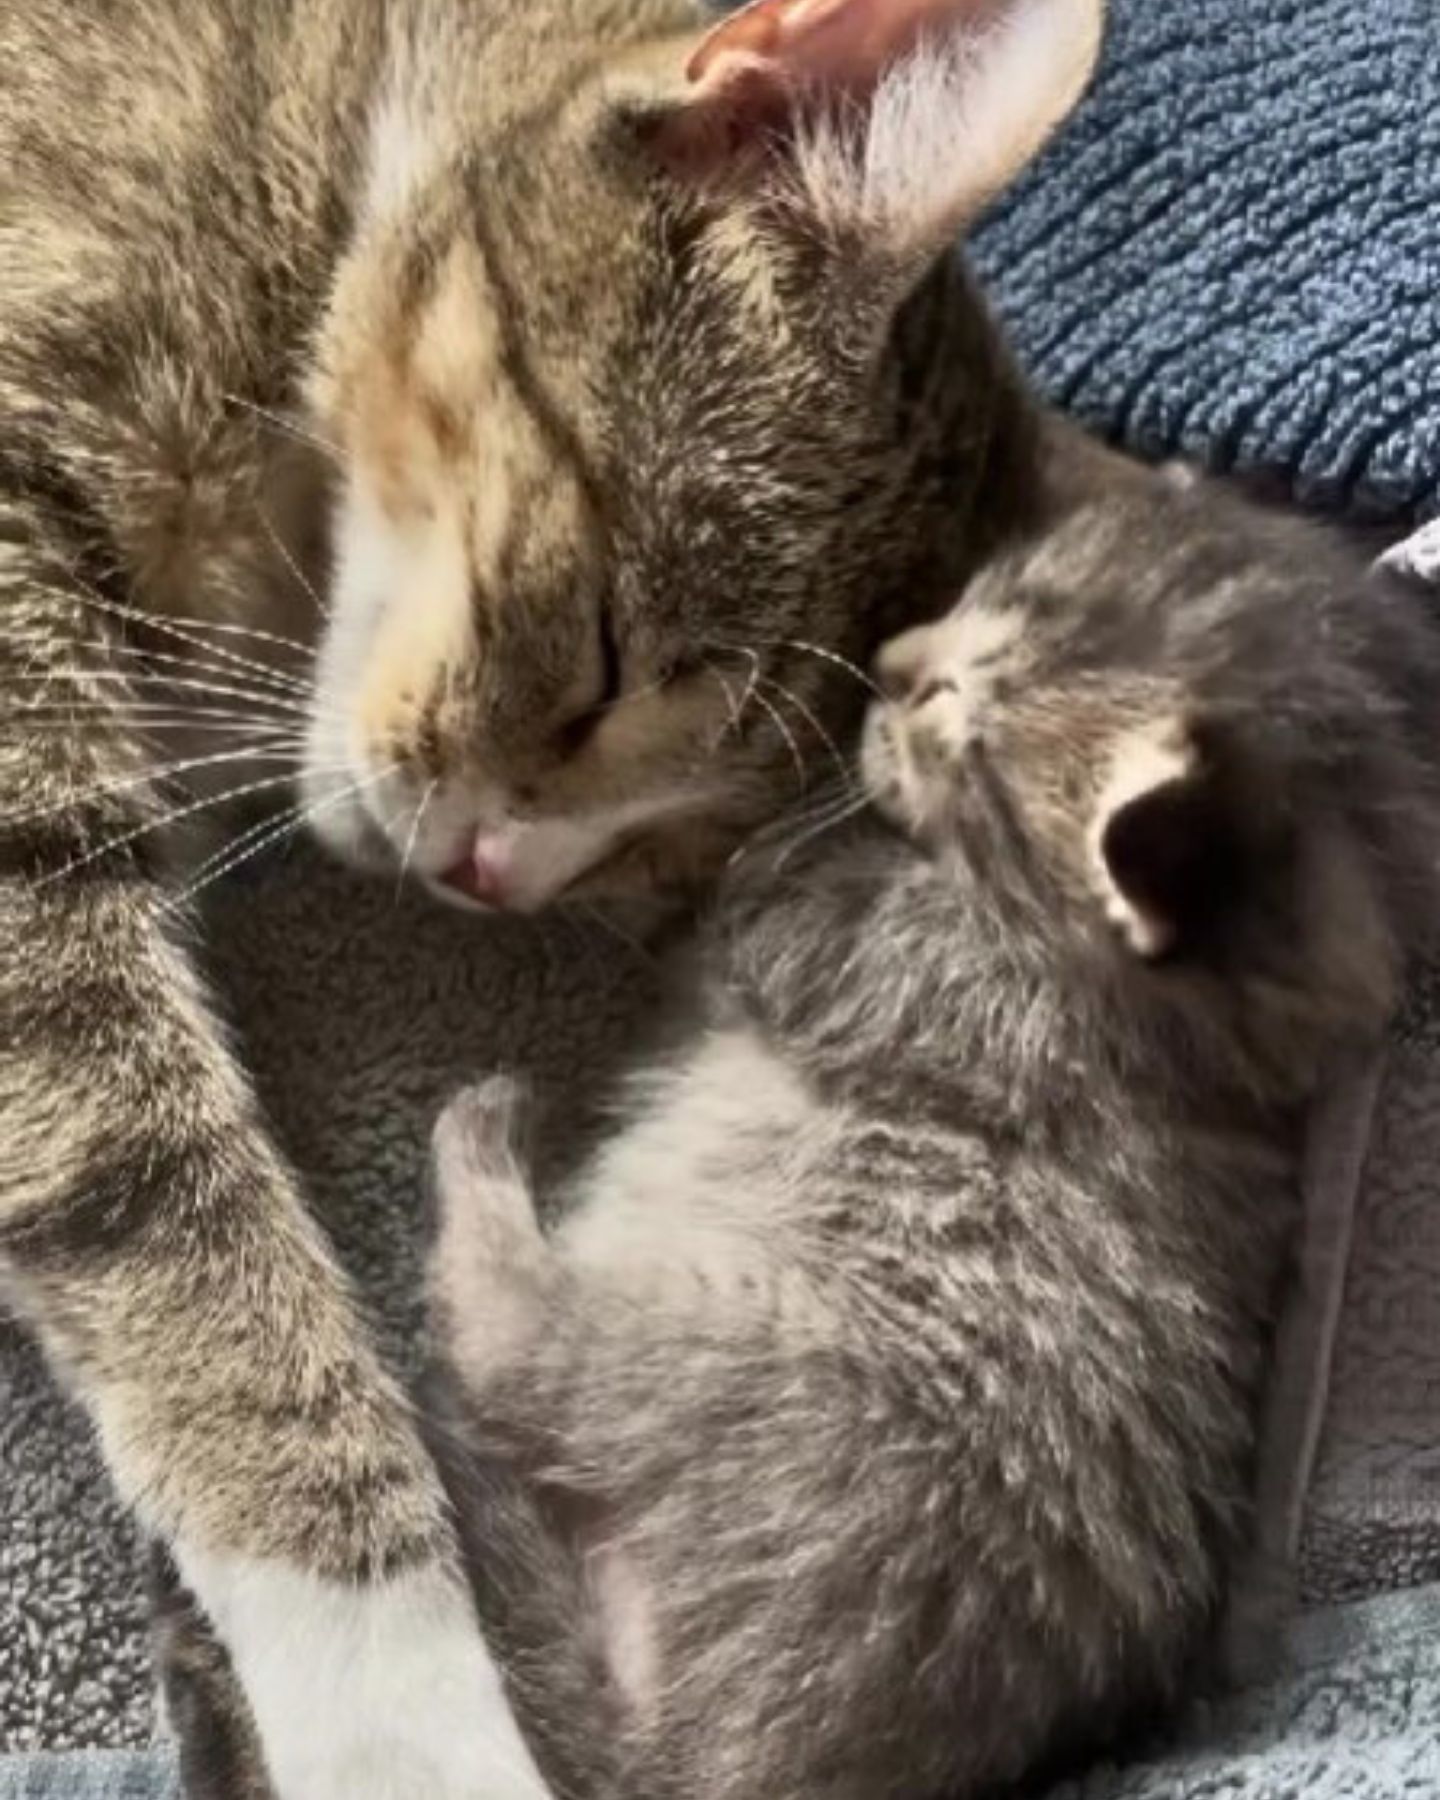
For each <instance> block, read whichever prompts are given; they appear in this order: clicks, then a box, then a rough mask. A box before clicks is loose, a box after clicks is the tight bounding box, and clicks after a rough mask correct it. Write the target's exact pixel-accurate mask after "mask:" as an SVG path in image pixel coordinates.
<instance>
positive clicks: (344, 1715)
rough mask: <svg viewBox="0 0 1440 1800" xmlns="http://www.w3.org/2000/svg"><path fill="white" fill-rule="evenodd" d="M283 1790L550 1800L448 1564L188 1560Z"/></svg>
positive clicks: (318, 1796)
mask: <svg viewBox="0 0 1440 1800" xmlns="http://www.w3.org/2000/svg"><path fill="white" fill-rule="evenodd" d="M186 1565H187V1566H186V1573H187V1577H188V1579H189V1580H190V1581H191V1583H192V1585H194V1586H195V1587H196V1589H197V1591H199V1592H200V1593H202V1594H203V1595H204V1596H205V1601H206V1605H207V1608H208V1609H209V1610H210V1612H211V1614H212V1616H213V1617H214V1618H215V1620H216V1622H217V1624H218V1626H219V1629H220V1631H221V1633H222V1635H223V1636H224V1638H225V1640H226V1642H227V1644H228V1645H229V1648H230V1653H231V1655H232V1657H233V1658H234V1662H235V1666H236V1672H237V1674H238V1675H239V1678H240V1681H241V1684H242V1686H243V1687H244V1689H245V1692H246V1695H247V1697H248V1699H249V1702H250V1706H251V1708H252V1710H253V1712H254V1715H255V1720H256V1724H257V1726H258V1730H259V1735H260V1739H261V1742H262V1744H263V1746H264V1752H265V1760H266V1764H267V1766H268V1769H269V1773H270V1779H271V1781H272V1783H273V1785H274V1788H275V1793H276V1796H277V1800H548V1796H549V1793H550V1790H549V1789H548V1788H547V1787H546V1785H545V1783H544V1781H543V1780H542V1779H541V1777H540V1774H539V1771H538V1770H537V1768H536V1766H535V1763H534V1761H533V1760H532V1758H531V1756H530V1752H529V1750H528V1749H527V1747H526V1744H525V1741H524V1739H523V1738H522V1736H521V1735H520V1730H519V1727H518V1726H517V1725H516V1723H515V1720H514V1716H513V1714H512V1712H511V1709H510V1704H509V1701H508V1700H507V1698H506V1695H505V1690H504V1686H503V1683H502V1681H501V1678H500V1673H499V1670H498V1669H497V1668H496V1666H495V1663H494V1661H493V1659H492V1658H491V1656H490V1653H489V1651H488V1650H487V1649H486V1646H485V1643H484V1640H483V1639H482V1637H481V1635H480V1631H479V1627H478V1625H477V1623H476V1620H475V1616H474V1612H473V1609H472V1607H471V1605H470V1601H469V1597H468V1595H467V1594H466V1593H465V1592H464V1591H463V1589H462V1588H461V1587H460V1586H459V1585H458V1583H457V1582H456V1581H455V1580H454V1579H453V1578H452V1577H451V1576H450V1575H449V1574H448V1573H446V1572H444V1571H442V1570H441V1569H439V1568H432V1569H427V1570H423V1571H420V1572H418V1573H415V1574H410V1575H406V1576H402V1577H399V1578H397V1579H395V1580H393V1581H390V1582H386V1583H382V1584H375V1585H371V1586H354V1587H346V1586H342V1585H339V1584H336V1583H333V1582H327V1581H322V1580H320V1579H318V1578H317V1577H315V1576H313V1575H309V1574H306V1573H304V1572H303V1571H300V1570H297V1569H294V1568H289V1567H285V1566H283V1565H279V1564H275V1563H266V1562H253V1561H246V1560H244V1559H238V1558H226V1559H224V1562H223V1564H221V1563H220V1561H219V1559H210V1558H204V1557H200V1558H187V1559H186Z"/></svg>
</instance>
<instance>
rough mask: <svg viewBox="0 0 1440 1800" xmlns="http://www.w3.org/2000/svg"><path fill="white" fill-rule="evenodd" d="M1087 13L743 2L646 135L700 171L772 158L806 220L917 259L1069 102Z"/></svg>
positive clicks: (737, 170)
mask: <svg viewBox="0 0 1440 1800" xmlns="http://www.w3.org/2000/svg"><path fill="white" fill-rule="evenodd" d="M1103 14H1104V0H752V4H751V5H749V6H747V7H745V8H743V9H742V10H741V11H740V12H738V13H735V14H733V15H732V16H731V17H729V18H726V19H724V20H722V21H721V22H720V24H718V25H717V26H716V27H715V28H714V30H713V31H711V33H710V34H709V36H708V37H706V38H705V40H704V41H703V42H702V43H701V45H700V47H699V48H698V50H696V51H695V53H694V55H693V56H692V57H691V59H690V63H689V68H688V71H687V73H688V76H689V78H690V85H689V87H688V88H687V89H686V91H685V92H684V93H683V94H681V95H678V96H675V97H673V99H672V101H671V103H670V104H669V105H668V106H667V107H666V109H665V111H664V115H663V117H661V118H660V119H659V120H658V121H657V128H656V134H655V141H656V143H657V145H658V147H659V148H660V149H661V151H662V153H663V154H665V155H666V156H667V157H668V158H670V159H671V160H672V161H673V162H674V163H675V164H676V165H677V166H679V167H680V168H682V169H687V170H689V171H692V172H694V173H695V174H697V175H698V176H700V177H701V178H704V177H706V176H710V177H712V178H713V177H716V176H719V177H725V176H730V175H733V176H735V177H736V178H737V179H741V180H744V179H747V178H749V176H750V175H751V173H752V171H753V169H754V167H755V166H756V165H757V163H768V165H769V167H770V168H771V170H772V171H775V170H776V166H777V164H778V165H779V167H778V172H779V174H780V175H781V177H782V185H783V186H784V187H786V188H788V190H789V191H790V193H792V194H793V196H794V197H795V199H796V201H797V203H798V205H799V206H800V208H801V209H802V211H803V212H805V213H808V214H809V215H810V217H811V219H812V220H813V222H814V223H815V224H818V225H820V226H821V227H822V228H825V229H827V230H828V231H830V232H831V233H833V234H834V235H836V236H838V237H841V238H843V239H846V240H848V241H850V242H854V241H855V239H856V238H857V236H858V235H860V234H863V236H864V238H865V239H867V240H869V241H870V242H871V243H872V244H873V245H874V246H875V247H876V248H877V249H882V250H884V251H885V252H887V253H889V254H890V255H892V256H894V257H896V258H899V259H902V260H911V259H914V258H917V257H920V256H925V257H929V256H930V255H933V254H934V253H935V252H936V251H937V250H939V249H940V248H941V246H942V245H943V244H944V243H945V241H946V240H947V239H948V238H950V237H951V236H953V235H954V233H955V232H956V231H957V229H959V228H960V227H962V226H964V225H966V224H967V223H969V221H970V220H971V219H973V218H974V216H975V215H976V214H977V213H978V212H979V211H980V209H981V208H982V207H983V206H984V205H985V204H986V202H987V201H989V200H990V199H992V198H993V197H994V196H995V195H996V194H997V193H998V192H999V191H1000V190H1001V189H1002V188H1003V187H1004V186H1005V185H1006V184H1007V183H1008V182H1009V181H1011V180H1012V179H1013V178H1014V177H1015V176H1016V175H1017V174H1018V173H1019V171H1020V170H1021V169H1022V168H1023V167H1024V166H1025V164H1026V163H1027V162H1029V161H1030V160H1031V158H1032V157H1034V156H1035V154H1036V153H1037V152H1038V151H1039V149H1040V147H1041V146H1042V144H1043V143H1044V142H1045V139H1046V138H1047V137H1048V136H1049V135H1050V133H1051V132H1052V131H1053V130H1054V128H1055V127H1056V126H1057V125H1058V124H1059V123H1060V121H1061V120H1062V119H1063V118H1064V117H1065V115H1066V114H1067V113H1068V112H1069V111H1070V110H1071V108H1072V107H1073V106H1074V104H1075V102H1076V101H1077V100H1078V99H1079V97H1080V94H1081V92H1082V91H1083V89H1084V87H1085V83H1086V81H1087V80H1088V79H1089V76H1090V73H1091V71H1092V69H1093V68H1094V65H1095V60H1096V56H1097V54H1098V51H1099V45H1100V37H1101V25H1102V20H1103ZM786 177H788V179H785V178H786Z"/></svg>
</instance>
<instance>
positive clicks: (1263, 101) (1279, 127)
mask: <svg viewBox="0 0 1440 1800" xmlns="http://www.w3.org/2000/svg"><path fill="white" fill-rule="evenodd" d="M1111 4H1112V20H1111V28H1110V42H1109V48H1108V51H1107V54H1106V58H1105V63H1104V68H1103V73H1102V75H1101V78H1100V80H1099V83H1098V85H1097V87H1096V90H1095V92H1094V93H1093V95H1092V96H1091V99H1090V101H1089V102H1088V104H1087V105H1086V107H1085V108H1084V110H1083V112H1082V113H1081V114H1080V115H1079V116H1077V118H1076V119H1075V120H1074V122H1073V123H1072V124H1071V126H1070V127H1068V128H1067V130H1066V131H1065V132H1064V133H1063V134H1062V136H1061V138H1060V139H1059V140H1058V141H1057V143H1056V144H1055V145H1054V147H1053V149H1052V151H1051V152H1050V153H1049V154H1048V155H1047V157H1046V158H1045V160H1044V162H1043V165H1042V166H1041V168H1040V169H1038V170H1037V171H1036V174H1035V177H1034V178H1033V179H1032V180H1030V181H1028V182H1027V183H1025V184H1024V186H1023V187H1022V189H1021V190H1020V191H1019V192H1018V193H1017V195H1016V196H1015V198H1014V199H1013V200H1012V201H1011V202H1010V203H1009V204H1008V205H1007V206H1006V207H1005V208H1004V210H1003V211H1002V212H1001V213H1000V214H999V215H998V216H997V217H995V218H994V219H993V220H992V221H990V222H989V223H987V224H986V225H985V226H984V227H983V228H982V230H981V231H980V233H979V234H978V237H977V239H976V249H977V252H978V255H979V258H980V262H981V265H982V268H983V269H984V271H985V272H986V273H987V275H989V276H990V277H991V280H992V285H993V290H994V292H995V293H996V295H997V297H998V300H999V304H1000V311H1001V313H1002V315H1003V317H1004V318H1005V319H1006V321H1007V322H1008V324H1009V325H1010V327H1011V329H1012V332H1013V334H1014V337H1015V340H1016V342H1017V344H1018V345H1019V347H1020V349H1021V351H1022V354H1023V356H1024V359H1025V361H1026V362H1027V364H1028V365H1029V367H1030V368H1031V369H1032V370H1033V371H1034V373H1035V375H1036V376H1037V377H1038V379H1039V381H1040V383H1041V385H1042V386H1043V387H1044V388H1045V389H1046V391H1047V392H1048V393H1050V394H1051V395H1052V396H1053V397H1054V398H1055V399H1056V400H1058V401H1059V402H1061V403H1062V404H1063V405H1065V406H1067V407H1069V408H1071V409H1073V410H1074V411H1075V412H1077V413H1078V414H1079V415H1080V417H1081V418H1083V419H1084V420H1086V421H1087V422H1088V423H1090V424H1091V425H1093V426H1094V427H1096V428H1097V429H1098V430H1100V431H1103V432H1104V433H1106V434H1107V435H1109V436H1111V437H1114V438H1116V439H1117V440H1120V441H1122V442H1124V443H1126V444H1128V445H1130V446H1132V447H1133V448H1135V449H1137V450H1139V451H1141V452H1142V453H1144V454H1146V455H1158V454H1161V453H1164V454H1169V453H1172V452H1176V451H1183V452H1185V453H1187V454H1189V455H1193V456H1195V457H1197V458H1199V459H1201V460H1203V461H1204V462H1206V463H1208V464H1210V465H1211V466H1213V467H1217V468H1224V469H1230V468H1238V469H1246V470H1257V469H1264V470H1268V471H1271V472H1274V473H1275V474H1277V475H1279V476H1280V477H1282V478H1283V480H1284V481H1285V482H1287V483H1289V484H1290V485H1291V486H1292V487H1293V488H1294V490H1295V492H1296V493H1297V494H1298V496H1299V497H1301V498H1302V499H1304V500H1305V501H1307V502H1311V503H1316V504H1324V505H1326V506H1330V507H1334V508H1339V507H1349V508H1351V509H1352V510H1357V511H1361V512H1374V511H1382V512H1387V513H1403V512H1408V511H1414V512H1416V513H1418V514H1429V513H1434V512H1437V511H1440V12H1437V8H1436V0H1361V3H1359V4H1357V0H1111Z"/></svg>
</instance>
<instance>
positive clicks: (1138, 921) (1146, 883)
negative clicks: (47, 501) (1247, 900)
mask: <svg viewBox="0 0 1440 1800" xmlns="http://www.w3.org/2000/svg"><path fill="white" fill-rule="evenodd" d="M1092 849H1093V853H1094V860H1095V864H1096V870H1097V874H1098V876H1099V878H1100V881H1101V884H1102V888H1103V892H1104V897H1105V909H1106V913H1107V915H1108V917H1109V919H1110V921H1111V923H1112V924H1113V925H1114V926H1115V927H1116V929H1117V930H1118V931H1119V933H1120V935H1121V936H1122V937H1123V939H1124V940H1125V942H1126V943H1127V944H1128V945H1129V946H1130V948H1131V949H1132V950H1134V951H1135V953H1136V954H1137V955H1138V956H1141V957H1144V958H1146V959H1148V960H1154V959H1157V958H1160V957H1164V956H1171V955H1176V954H1181V953H1183V952H1185V951H1186V950H1190V949H1195V948H1198V947H1200V945H1201V944H1202V943H1203V942H1204V941H1206V940H1208V939H1210V938H1211V936H1212V934H1213V932H1214V930H1215V928H1216V926H1217V925H1218V924H1219V923H1221V922H1222V921H1223V920H1224V919H1225V917H1226V916H1227V915H1228V914H1230V913H1231V912H1233V910H1234V909H1235V907H1236V906H1237V905H1238V904H1239V903H1240V901H1241V898H1242V890H1243V888H1244V886H1245V883H1246V863H1247V850H1246V845H1245V841H1244V832H1243V820H1242V818H1241V817H1240V816H1239V815H1238V811H1237V806H1236V800H1235V793H1234V788H1233V785H1232V783H1231V782H1230V781H1229V780H1228V779H1227V778H1226V777H1225V776H1224V774H1223V773H1222V771H1221V769H1220V768H1219V767H1218V766H1217V764H1216V762H1215V760H1214V757H1213V755H1211V754H1210V753H1209V752H1208V751H1207V750H1206V749H1202V746H1201V743H1200V741H1199V739H1198V737H1197V734H1196V733H1195V732H1194V731H1193V729H1191V728H1190V727H1187V726H1185V725H1182V724H1179V723H1175V722H1167V723H1166V724H1164V725H1161V726H1157V727H1148V728H1146V729H1143V730H1137V731H1136V732H1135V733H1133V734H1132V735H1131V736H1130V737H1128V738H1126V739H1125V740H1124V741H1123V742H1122V743H1121V744H1120V745H1119V746H1118V748H1117V751H1116V755H1115V759H1114V762H1113V765H1112V767H1111V771H1110V776H1109V779H1108V781H1107V783H1106V785H1105V787H1104V789H1103V790H1102V792H1101V796H1100V802H1099V806H1098V809H1097V814H1096V819H1095V826H1094V831H1093V834H1092Z"/></svg>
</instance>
